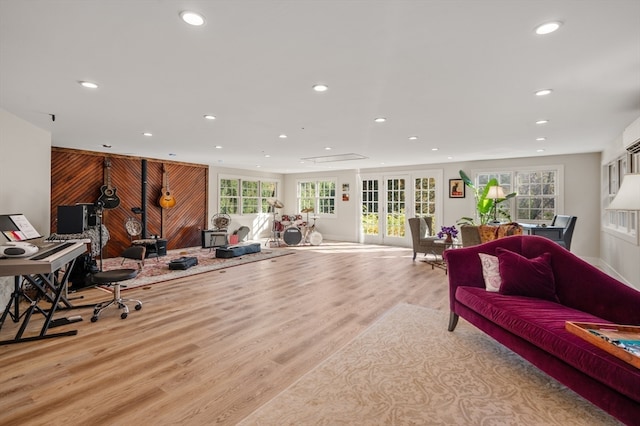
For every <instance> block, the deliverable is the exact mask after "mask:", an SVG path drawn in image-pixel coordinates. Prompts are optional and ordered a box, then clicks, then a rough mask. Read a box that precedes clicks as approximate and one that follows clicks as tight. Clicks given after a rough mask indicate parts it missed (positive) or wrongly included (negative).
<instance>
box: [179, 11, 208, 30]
mask: <svg viewBox="0 0 640 426" xmlns="http://www.w3.org/2000/svg"><path fill="white" fill-rule="evenodd" d="M180 18H182V20H183V21H184V22H186V23H187V24H189V25H193V26H195V27H199V26H201V25H204V16H202V15H200V14H199V13H196V12H189V11H188V10H185V11H183V12H180Z"/></svg>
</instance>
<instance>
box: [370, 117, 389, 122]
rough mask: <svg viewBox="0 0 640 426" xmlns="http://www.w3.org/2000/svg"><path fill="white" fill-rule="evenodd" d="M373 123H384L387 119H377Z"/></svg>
mask: <svg viewBox="0 0 640 426" xmlns="http://www.w3.org/2000/svg"><path fill="white" fill-rule="evenodd" d="M373 121H375V122H376V123H384V122H385V121H387V119H386V118H384V117H378V118H376V119H374V120H373Z"/></svg>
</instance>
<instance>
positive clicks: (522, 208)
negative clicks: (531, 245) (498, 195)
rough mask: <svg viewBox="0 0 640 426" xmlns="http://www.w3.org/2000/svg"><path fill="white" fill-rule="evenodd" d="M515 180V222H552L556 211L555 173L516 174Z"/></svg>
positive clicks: (551, 171)
mask: <svg viewBox="0 0 640 426" xmlns="http://www.w3.org/2000/svg"><path fill="white" fill-rule="evenodd" d="M516 180H517V185H516V190H517V194H518V195H516V221H520V220H522V221H550V220H552V219H553V216H555V214H556V211H557V209H556V197H557V195H558V192H557V190H556V186H557V184H556V182H557V180H558V179H557V173H556V171H555V170H539V171H529V172H517V173H516ZM505 192H506V191H505Z"/></svg>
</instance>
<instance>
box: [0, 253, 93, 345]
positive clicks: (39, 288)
mask: <svg viewBox="0 0 640 426" xmlns="http://www.w3.org/2000/svg"><path fill="white" fill-rule="evenodd" d="M86 251H87V248H86V245H85V244H83V243H75V244H73V245H72V246H70V247H69V248H68V249H65V250H63V251H61V252H59V253H57V254H56V255H54V256H52V258H50V259H49V260H30V259H27V258H8V259H0V276H14V277H15V279H14V286H15V288H14V291H13V294H11V298H10V300H9V303H8V304H7V306H6V308H5V310H4V312H3V313H2V317H0V330H1V329H2V326H3V325H4V322H5V320H6V319H7V316H11V319H12V320H13V322H16V323H17V322H20V319H22V324H20V328H19V330H18V332H17V334H16V336H15V338H13V339H9V340H2V341H0V345H6V344H10V343H19V342H29V341H33V340H41V339H47V338H51V337H58V336H72V335H75V334H77V333H78V331H77V330H70V331H66V332H63V333H52V334H47V331H48V330H49V328H51V327H55V326H56V325H62V324H66V323H68V322H69V321H64V322H61V321H58V322H56V321H55V320H54V319H53V315H54V314H55V312H56V310H57V309H58V308H59V307H60V305H61V304H62V305H64V306H63V307H60V309H71V308H76V307H80V306H72V305H71V303H70V302H69V301H68V300H67V298H66V296H65V293H66V289H67V283H68V281H69V275H70V274H71V270H72V269H73V264H74V263H75V261H76V258H77V257H78V256H80V255H81V254H83V253H84V252H86ZM63 269H64V274H63V276H62V279H59V274H60V271H61V270H63ZM23 278H24V279H25V280H26V281H27V282H28V283H29V284H31V285H32V286H33V287H34V288H35V289H36V295H35V296H34V297H33V298H29V297H28V296H26V295H25V294H24V292H23V290H22V288H21V287H22V286H21V285H20V284H21V281H22V279H23ZM21 296H25V297H26V299H27V300H29V301H30V303H29V307H28V308H27V310H26V311H25V312H23V313H22V315H20V311H19V303H20V297H21ZM41 301H46V302H48V303H50V304H51V306H50V307H48V308H47V309H45V308H42V307H40V306H39V303H40V302H41ZM12 308H13V309H12ZM12 310H13V312H12ZM35 312H37V313H41V314H42V315H43V316H44V317H45V320H44V323H43V325H42V328H41V329H40V333H39V334H38V335H37V336H31V337H24V336H23V335H24V332H25V330H26V328H27V325H28V324H29V321H30V320H31V316H32V315H33V314H34V313H35Z"/></svg>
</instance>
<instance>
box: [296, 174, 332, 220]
mask: <svg viewBox="0 0 640 426" xmlns="http://www.w3.org/2000/svg"><path fill="white" fill-rule="evenodd" d="M307 208H313V209H314V211H315V212H316V213H317V214H328V215H333V214H335V210H336V182H335V180H323V181H300V182H298V211H302V210H304V209H307Z"/></svg>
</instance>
